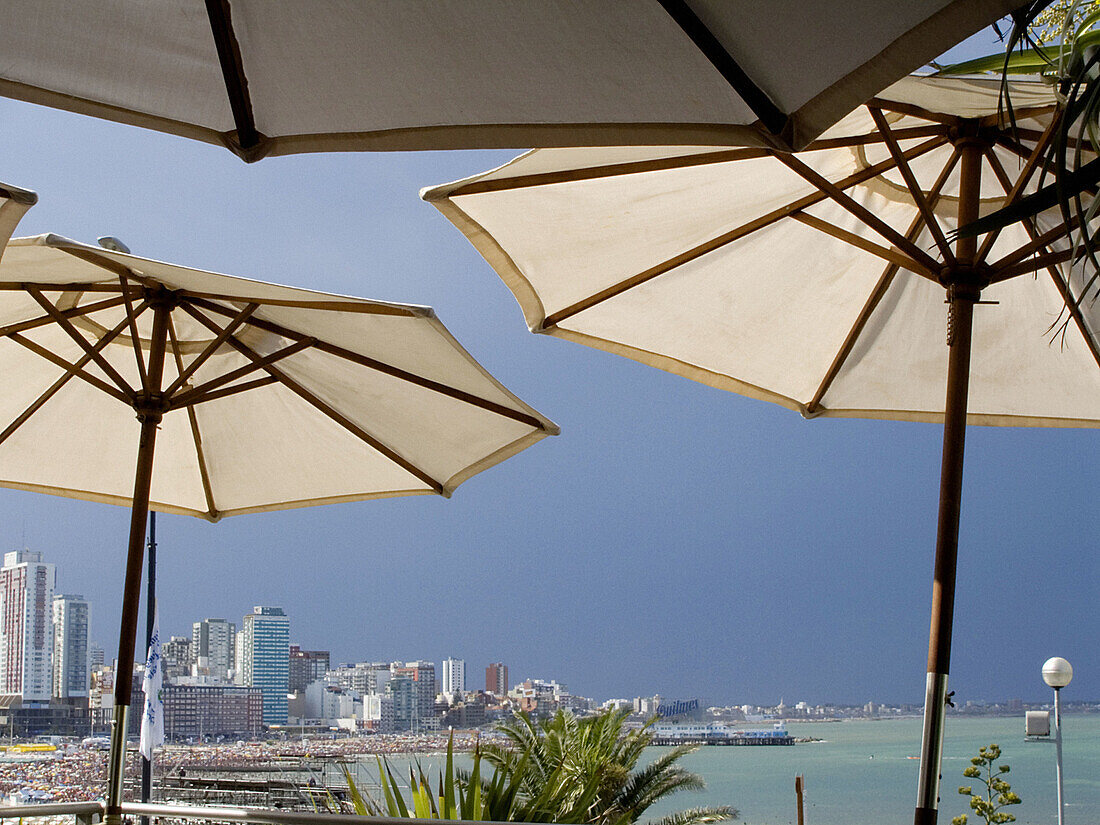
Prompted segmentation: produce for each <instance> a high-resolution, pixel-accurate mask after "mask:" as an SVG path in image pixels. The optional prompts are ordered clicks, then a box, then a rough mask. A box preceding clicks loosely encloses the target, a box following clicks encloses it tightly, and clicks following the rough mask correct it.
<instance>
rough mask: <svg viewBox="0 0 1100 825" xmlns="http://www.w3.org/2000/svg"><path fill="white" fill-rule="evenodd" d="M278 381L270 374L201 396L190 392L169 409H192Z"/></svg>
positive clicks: (173, 403)
mask: <svg viewBox="0 0 1100 825" xmlns="http://www.w3.org/2000/svg"><path fill="white" fill-rule="evenodd" d="M276 382H277V379H275V378H274V377H272V376H270V375H268V376H265V377H264V378H257V379H255V380H254V381H246V382H245V383H243V384H234V385H233V386H231V387H224V388H222V389H220V390H212V391H210V392H207V393H203V394H202V395H199V396H191V395H190V394H188V397H187V398H182V397H181V398H180V399H178V400H176V401H173V402H172V403H171V404H170V405H169V407H168V409H169V410H177V409H180V408H182V407H187V408H188V409H191V408H193V407H196V406H198V405H199V404H205V403H206V402H207V401H217V400H218V399H219V398H229V397H230V396H231V395H238V394H240V393H242V392H248V391H249V390H256V389H259V388H260V387H266V386H268V385H269V384H274V383H276Z"/></svg>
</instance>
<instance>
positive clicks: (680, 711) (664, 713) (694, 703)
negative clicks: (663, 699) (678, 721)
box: [657, 699, 699, 719]
mask: <svg viewBox="0 0 1100 825" xmlns="http://www.w3.org/2000/svg"><path fill="white" fill-rule="evenodd" d="M698 710H699V700H698V699H687V700H684V701H680V702H669V703H668V704H664V705H658V706H657V715H658V716H660V717H662V718H664V719H667V718H669V717H670V716H683V715H684V714H685V713H695V712H696V711H698Z"/></svg>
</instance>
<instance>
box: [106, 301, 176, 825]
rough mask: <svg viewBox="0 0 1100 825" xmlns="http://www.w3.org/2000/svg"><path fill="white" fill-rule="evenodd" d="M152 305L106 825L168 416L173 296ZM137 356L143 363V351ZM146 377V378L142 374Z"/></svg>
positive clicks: (116, 810)
mask: <svg viewBox="0 0 1100 825" xmlns="http://www.w3.org/2000/svg"><path fill="white" fill-rule="evenodd" d="M150 305H151V306H152V307H153V312H154V315H153V333H152V341H151V345H150V350H149V370H148V376H147V381H146V383H145V388H144V390H143V391H142V392H141V393H139V394H138V396H137V400H136V401H135V403H134V409H135V411H136V412H137V414H138V420H139V421H140V422H141V440H140V441H139V442H138V459H137V472H136V474H135V478H134V497H133V505H132V506H131V509H130V544H129V551H128V554H127V558H126V583H125V585H124V587H123V595H122V621H121V623H120V626H119V637H118V671H119V672H118V673H117V674H116V676H115V710H114V722H113V728H112V729H111V752H110V761H109V763H108V766H107V816H106V822H107V823H108V825H120V823H121V822H122V808H121V805H122V780H123V775H124V773H125V771H126V735H127V728H128V724H129V722H128V715H129V714H128V711H129V708H130V692H131V689H132V687H133V677H134V644H135V639H136V636H137V616H138V601H139V599H140V596H141V568H142V561H143V559H142V557H143V555H144V552H143V551H144V546H145V523H146V519H147V517H148V515H149V489H150V486H151V484H152V480H153V452H154V446H155V443H156V437H157V426H158V425H159V424H160V421H161V418H162V416H163V414H164V413H163V399H162V397H161V379H162V377H163V375H164V354H165V350H166V347H167V340H168V316H169V314H170V312H171V297H170V296H169V295H167V294H166V293H164V294H161V295H157V296H154V297H153V298H151V299H150ZM136 352H137V356H138V359H139V363H140V358H141V355H140V351H136ZM142 372H143V373H144V369H143V370H142ZM143 377H146V376H144V375H143Z"/></svg>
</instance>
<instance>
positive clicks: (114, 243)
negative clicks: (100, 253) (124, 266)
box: [96, 235, 130, 255]
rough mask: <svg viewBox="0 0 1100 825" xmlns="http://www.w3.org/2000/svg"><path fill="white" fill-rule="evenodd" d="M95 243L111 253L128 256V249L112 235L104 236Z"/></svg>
mask: <svg viewBox="0 0 1100 825" xmlns="http://www.w3.org/2000/svg"><path fill="white" fill-rule="evenodd" d="M96 243H98V244H99V245H100V246H102V247H103V248H104V249H108V250H110V251H111V252H122V253H123V254H126V255H129V254H130V247H128V246H127V245H126V244H124V243H123V242H122V241H120V240H119V239H118V238H116V237H114V236H113V235H104V236H103V237H102V238H96Z"/></svg>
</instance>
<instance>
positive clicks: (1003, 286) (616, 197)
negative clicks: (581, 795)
mask: <svg viewBox="0 0 1100 825" xmlns="http://www.w3.org/2000/svg"><path fill="white" fill-rule="evenodd" d="M1011 95H1012V101H1013V103H1014V105H1015V106H1016V107H1017V118H1018V122H1017V128H1012V127H1009V126H1006V125H1005V124H1004V123H1003V122H1002V119H1001V117H1000V116H999V114H998V102H999V84H998V81H997V80H976V79H937V78H907V79H904V80H903V81H900V82H899V83H897V84H895V85H894V86H892V87H891V88H889V89H887V90H886V91H885V92H883V93H881V94H880V95H879V96H878V97H877V98H875V99H872V100H871V101H870V102H869V103H867V104H866V105H865V106H862V107H860V108H859V109H857V110H856V111H854V112H852V114H851V115H849V116H848V117H846V118H845V119H843V120H842V121H841V122H839V123H838V124H836V125H835V126H834V127H833V128H831V129H829V130H828V131H827V132H826V133H825V134H823V135H822V136H821V137H820V138H819V139H818V140H816V141H815V142H814V143H812V144H811V145H810V146H809V147H807V149H806V150H805V151H803V152H800V153H795V154H783V153H780V152H774V151H770V150H767V149H759V150H758V149H751V148H743V149H718V148H698V147H697V148H688V147H679V148H676V147H673V148H648V149H646V148H633V149H631V148H620V149H573V150H567V149H562V150H540V151H535V152H531V153H529V154H526V155H524V156H522V157H520V158H518V159H517V160H515V161H513V162H512V163H510V164H507V165H505V166H503V167H501V168H499V169H496V170H494V171H491V172H488V173H486V174H483V175H477V176H474V177H472V178H468V179H466V180H463V181H459V182H457V183H453V184H448V185H446V186H440V187H436V188H433V189H429V190H426V191H425V192H424V193H422V194H423V197H424V198H425V199H427V200H428V201H430V202H431V203H433V204H434V205H435V206H436V207H437V208H439V209H440V210H441V211H442V212H443V214H444V215H446V216H447V218H449V219H450V220H451V221H452V222H453V223H454V224H455V225H456V226H457V227H458V228H459V229H461V230H462V231H463V232H464V233H465V234H466V236H467V237H468V238H469V239H470V241H471V242H472V243H473V244H474V246H475V247H476V248H477V249H478V250H479V251H480V252H481V253H482V255H484V256H485V258H486V259H487V260H488V261H489V262H490V263H491V264H492V266H493V267H494V268H495V269H496V270H497V272H498V273H499V274H500V276H501V277H502V278H503V279H504V281H505V283H506V284H507V285H508V286H509V288H510V289H511V290H512V292H513V293H514V294H515V296H516V298H517V300H518V301H519V303H520V306H521V307H522V309H523V312H524V315H525V316H526V319H527V323H528V325H529V326H530V328H531V329H532V331H534V332H540V333H545V334H548V335H555V336H558V337H560V338H565V339H568V340H572V341H578V342H580V343H584V344H588V345H590V346H594V347H598V348H600V349H604V350H608V351H610V352H616V353H619V354H621V355H626V356H627V357H630V358H634V359H636V360H638V361H641V362H643V363H646V364H651V365H653V366H656V367H660V368H662V369H666V370H669V371H671V372H675V373H678V374H680V375H684V376H687V377H689V378H693V379H695V380H698V381H702V382H704V383H708V384H711V385H713V386H716V387H721V388H723V389H728V390H733V391H735V392H738V393H742V394H744V395H748V396H751V397H754V398H760V399H764V400H768V401H773V402H776V403H779V404H782V405H784V406H786V407H789V408H791V409H794V410H798V411H799V412H801V413H802V414H803V415H804V416H806V417H807V418H813V417H818V416H848V417H863V418H890V419H899V420H906V421H936V422H939V421H942V422H943V424H944V453H943V470H942V485H941V494H940V515H939V527H938V532H937V548H936V566H935V583H934V586H933V605H932V622H931V633H930V640H929V658H928V673H927V680H926V707H925V729H924V741H923V745H922V751H921V754H922V755H921V759H922V763H921V774H920V786H919V789H918V807H917V816H916V821H917V822H924V823H928V822H934V821H935V817H936V807H937V805H936V800H937V792H938V785H939V766H940V748H941V741H942V733H943V717H944V704H945V701H946V699H947V696H948V693H947V674H948V666H949V659H950V652H951V624H952V610H953V605H954V588H955V559H956V550H957V544H958V526H959V513H960V506H961V489H962V467H963V440H964V435H965V428H966V424H967V422H968V421H969V422H970V423H974V424H990V425H1011V426H1052V427H1096V426H1100V343H1098V341H1100V339H1098V334H1097V332H1098V330H1100V307H1098V305H1097V304H1096V303H1095V302H1094V301H1092V300H1091V294H1090V295H1089V296H1088V297H1087V298H1086V300H1081V298H1082V297H1085V296H1083V294H1082V293H1083V291H1086V290H1085V287H1084V283H1085V281H1084V280H1083V279H1084V278H1085V275H1084V274H1082V267H1081V266H1076V268H1074V266H1073V254H1072V247H1071V243H1070V240H1069V238H1068V235H1069V232H1070V230H1071V228H1072V227H1068V226H1067V225H1066V224H1065V222H1064V221H1063V216H1062V215H1061V214H1060V213H1059V212H1057V211H1056V210H1052V211H1051V212H1048V213H1044V214H1042V215H1039V216H1038V217H1037V218H1036V219H1035V220H1034V221H1031V222H1027V223H1020V224H1016V225H1014V226H1011V227H1009V228H1006V229H1005V230H1003V231H1001V232H1000V233H998V234H996V235H986V236H981V237H978V238H963V239H959V240H958V241H956V242H951V241H949V236H950V233H951V231H952V230H953V229H954V228H956V227H957V226H959V225H961V224H966V223H969V222H971V221H972V220H974V219H975V218H977V217H978V216H979V215H980V214H982V213H985V212H987V211H991V210H993V209H995V208H997V207H999V206H1001V205H1002V204H1003V203H1005V202H1006V201H1014V200H1016V199H1017V198H1018V197H1020V196H1021V195H1022V194H1026V193H1027V192H1029V191H1032V190H1033V189H1034V188H1035V186H1036V183H1037V179H1038V178H1039V174H1038V172H1037V167H1038V165H1039V162H1040V158H1041V157H1042V149H1043V147H1044V146H1045V145H1046V144H1047V142H1048V141H1049V140H1050V138H1051V135H1052V134H1053V133H1054V131H1055V129H1056V128H1057V126H1058V123H1059V110H1058V107H1057V106H1056V104H1055V100H1054V96H1053V93H1052V91H1051V90H1050V89H1049V87H1047V86H1045V85H1044V84H1041V83H1029V82H1019V83H1015V84H1014V85H1013V87H1012V91H1011ZM945 298H946V304H947V306H946V307H945ZM945 336H946V343H947V348H946V351H945V349H944V340H945ZM945 389H946V402H945Z"/></svg>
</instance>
